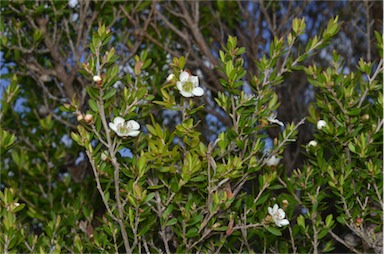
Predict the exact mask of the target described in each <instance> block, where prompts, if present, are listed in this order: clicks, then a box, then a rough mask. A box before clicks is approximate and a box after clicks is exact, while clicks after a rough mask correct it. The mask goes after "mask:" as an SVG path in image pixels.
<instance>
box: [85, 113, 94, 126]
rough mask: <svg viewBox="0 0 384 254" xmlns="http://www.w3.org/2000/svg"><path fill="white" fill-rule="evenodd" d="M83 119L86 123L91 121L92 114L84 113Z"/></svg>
mask: <svg viewBox="0 0 384 254" xmlns="http://www.w3.org/2000/svg"><path fill="white" fill-rule="evenodd" d="M84 121H85V122H86V123H88V124H90V123H92V121H93V115H91V114H86V115H85V117H84Z"/></svg>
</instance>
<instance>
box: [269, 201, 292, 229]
mask: <svg viewBox="0 0 384 254" xmlns="http://www.w3.org/2000/svg"><path fill="white" fill-rule="evenodd" d="M268 213H269V214H270V215H271V216H272V219H273V221H274V222H275V224H276V226H278V227H282V226H286V225H288V224H289V221H288V220H287V219H284V218H285V212H284V210H283V209H281V208H279V206H278V205H277V204H275V205H274V206H273V208H271V207H268Z"/></svg>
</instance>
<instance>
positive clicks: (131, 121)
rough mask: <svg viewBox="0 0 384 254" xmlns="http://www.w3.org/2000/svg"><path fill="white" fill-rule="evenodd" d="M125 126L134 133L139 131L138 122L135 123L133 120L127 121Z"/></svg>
mask: <svg viewBox="0 0 384 254" xmlns="http://www.w3.org/2000/svg"><path fill="white" fill-rule="evenodd" d="M127 125H128V126H129V128H130V129H132V130H134V131H136V130H138V129H140V124H139V123H138V122H136V121H135V120H129V121H128V122H127Z"/></svg>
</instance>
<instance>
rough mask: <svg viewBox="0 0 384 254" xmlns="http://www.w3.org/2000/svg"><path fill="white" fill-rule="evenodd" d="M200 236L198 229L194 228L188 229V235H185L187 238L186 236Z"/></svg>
mask: <svg viewBox="0 0 384 254" xmlns="http://www.w3.org/2000/svg"><path fill="white" fill-rule="evenodd" d="M198 235H199V233H198V230H197V228H196V227H193V228H190V229H188V231H187V233H186V234H185V236H186V237H187V238H192V237H196V236H198Z"/></svg>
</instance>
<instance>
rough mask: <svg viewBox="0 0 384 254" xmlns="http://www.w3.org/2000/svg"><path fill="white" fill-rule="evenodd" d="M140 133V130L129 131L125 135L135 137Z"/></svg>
mask: <svg viewBox="0 0 384 254" xmlns="http://www.w3.org/2000/svg"><path fill="white" fill-rule="evenodd" d="M139 134H140V131H130V132H129V133H128V134H127V136H131V137H136V136H137V135H139Z"/></svg>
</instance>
